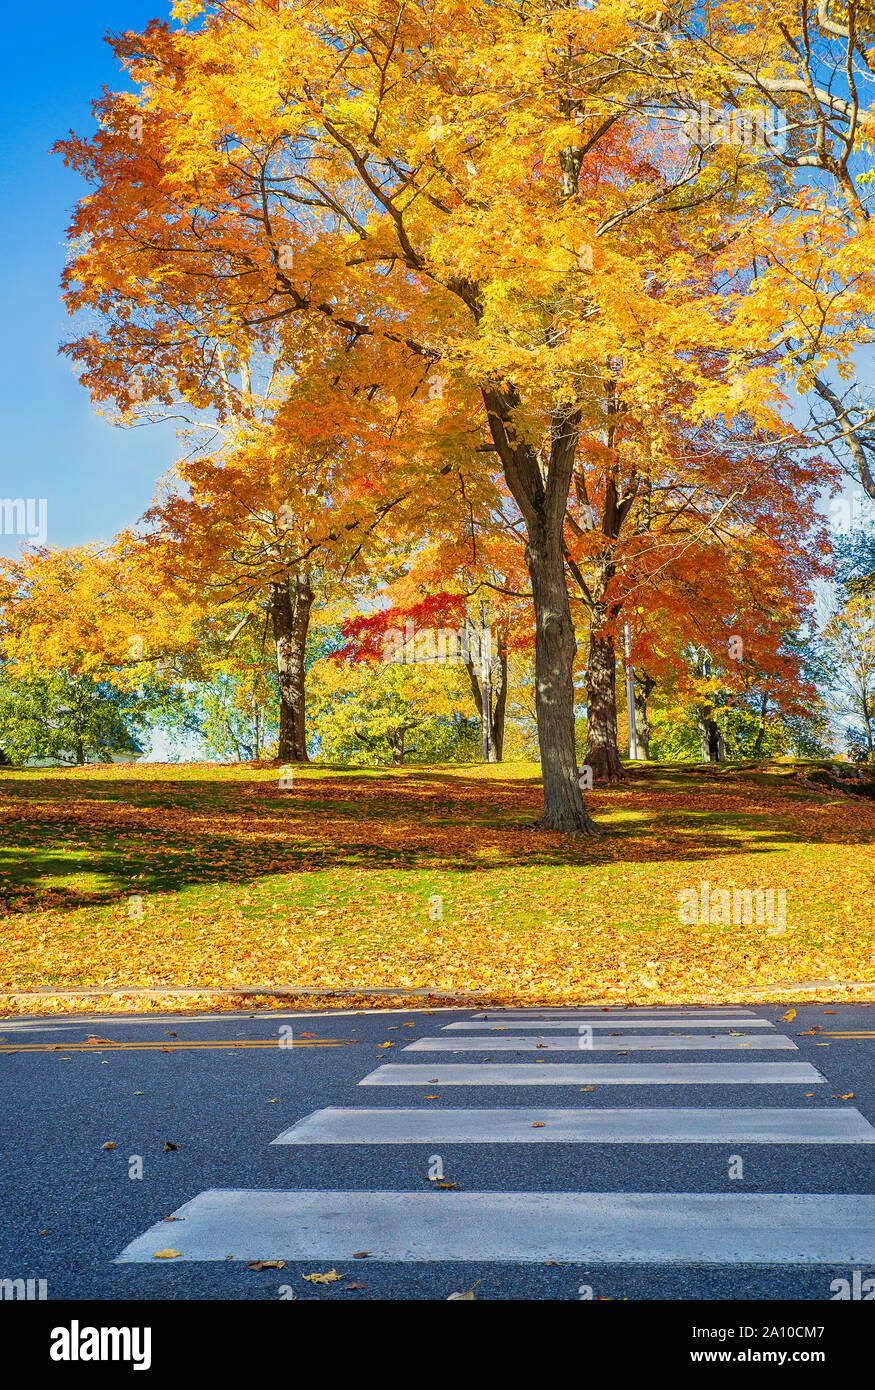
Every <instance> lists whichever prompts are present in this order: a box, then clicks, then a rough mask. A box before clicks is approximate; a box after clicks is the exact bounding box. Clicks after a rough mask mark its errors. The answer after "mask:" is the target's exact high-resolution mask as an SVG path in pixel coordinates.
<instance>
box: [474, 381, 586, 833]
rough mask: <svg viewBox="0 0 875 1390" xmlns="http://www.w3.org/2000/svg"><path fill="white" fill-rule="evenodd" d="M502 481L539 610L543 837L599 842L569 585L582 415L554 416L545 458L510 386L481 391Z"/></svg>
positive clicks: (537, 713)
mask: <svg viewBox="0 0 875 1390" xmlns="http://www.w3.org/2000/svg"><path fill="white" fill-rule="evenodd" d="M481 391H482V394H483V402H484V404H485V406H486V413H487V417H488V419H489V429H490V432H491V434H492V440H493V443H494V445H495V448H496V451H497V453H498V456H499V458H500V459H501V462H502V465H503V468H504V476H505V479H506V481H507V485H508V488H509V489H510V492H511V495H512V497H513V499H514V501H515V502H516V503H517V505H518V507H519V509H520V512H521V514H522V517H523V520H524V522H525V527H526V565H527V567H528V571H529V575H530V577H531V581H532V602H533V606H534V610H535V716H536V719H537V724H538V746H539V748H540V750H541V780H542V783H543V788H544V810H543V814H542V815H541V818H540V820H539V822H538V824H539V825H540V827H541V828H542V829H543V830H564V831H569V832H577V833H582V834H584V835H592V836H594V837H595V836H598V834H599V831H598V829H597V827H596V825H595V824H594V822H593V821H592V820H591V819H590V817H589V815H588V813H587V810H586V807H585V806H584V804H583V797H582V796H581V794H580V787H579V785H578V775H579V774H578V769H577V747H576V744H575V738H574V672H573V666H574V653H575V651H576V650H577V644H576V642H575V640H574V626H573V624H572V621H571V607H570V605H569V602H568V590H567V588H566V582H565V544H564V530H565V512H566V508H567V506H568V491H569V488H570V486H571V474H572V469H573V466H574V456H575V451H576V449H577V442H578V437H579V425H580V419H579V414H576V413H574V412H572V413H571V414H570V415H569V414H566V413H564V412H561V411H560V412H557V413H556V414H555V416H554V418H553V420H552V422H551V437H550V443H549V451H548V456H545V455H544V454H542V455H540V456H539V454H538V453H537V452H536V451H535V449H533V448H532V446H531V445H530V444H528V443H526V442H522V441H520V439H519V435H518V430H517V425H516V422H515V415H516V412H517V410H518V408H519V406H520V399H519V396H518V394H517V392H516V389H515V387H514V386H513V385H505V386H503V387H500V388H499V387H498V386H496V385H494V384H490V385H488V386H487V385H483V386H481Z"/></svg>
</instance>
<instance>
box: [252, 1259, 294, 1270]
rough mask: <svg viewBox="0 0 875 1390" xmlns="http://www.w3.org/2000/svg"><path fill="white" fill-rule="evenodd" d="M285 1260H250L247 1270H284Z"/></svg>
mask: <svg viewBox="0 0 875 1390" xmlns="http://www.w3.org/2000/svg"><path fill="white" fill-rule="evenodd" d="M285 1267H286V1262H285V1260H250V1261H249V1262H248V1264H247V1266H246V1268H247V1269H285Z"/></svg>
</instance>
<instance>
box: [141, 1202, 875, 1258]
mask: <svg viewBox="0 0 875 1390" xmlns="http://www.w3.org/2000/svg"><path fill="white" fill-rule="evenodd" d="M871 1212H872V1203H871V1199H869V1198H866V1197H857V1196H850V1197H844V1196H839V1197H820V1196H807V1195H805V1196H798V1195H795V1194H794V1195H784V1194H780V1195H761V1194H748V1193H740V1194H738V1195H737V1196H736V1195H729V1196H727V1195H724V1194H723V1193H699V1192H696V1193H679V1194H675V1193H668V1192H660V1193H613V1192H609V1193H603V1192H597V1193H590V1192H454V1193H453V1194H452V1195H451V1196H450V1195H448V1194H440V1195H439V1194H438V1193H434V1192H271V1191H222V1190H216V1189H213V1190H212V1191H209V1192H202V1193H201V1195H200V1196H199V1197H195V1199H194V1200H193V1201H191V1202H187V1203H186V1204H185V1206H184V1207H180V1209H179V1211H178V1212H177V1213H176V1215H177V1216H180V1217H182V1218H183V1220H184V1221H185V1223H186V1224H185V1228H184V1229H185V1237H184V1239H182V1238H180V1244H182V1245H184V1246H185V1249H184V1250H183V1251H182V1258H183V1259H184V1260H216V1261H218V1260H222V1261H224V1260H225V1259H226V1258H227V1256H228V1255H229V1254H232V1255H233V1256H234V1258H235V1259H236V1260H259V1259H260V1260H268V1259H272V1260H325V1261H335V1260H349V1259H350V1257H351V1256H352V1255H353V1254H354V1253H355V1252H356V1251H357V1250H367V1251H368V1253H369V1257H370V1259H371V1260H415V1261H428V1262H431V1261H435V1260H508V1261H514V1262H518V1263H524V1262H528V1261H534V1260H537V1261H543V1260H557V1261H569V1262H580V1261H588V1262H593V1263H595V1262H609V1263H612V1264H613V1263H617V1262H629V1263H635V1264H637V1263H644V1264H652V1263H659V1264H663V1263H666V1264H675V1263H679V1264H698V1263H702V1262H706V1263H712V1264H724V1263H729V1264H777V1263H782V1262H784V1261H786V1262H794V1263H800V1264H841V1265H854V1264H857V1263H860V1262H866V1263H869V1262H870V1261H872V1260H873V1259H875V1230H873V1227H872V1221H871ZM158 1239H162V1240H165V1241H166V1239H167V1228H166V1226H165V1227H164V1229H163V1231H162V1230H161V1227H160V1226H155V1227H153V1228H152V1230H151V1231H147V1232H146V1233H145V1235H143V1236H140V1238H139V1239H138V1240H135V1241H132V1242H131V1244H130V1245H129V1246H128V1247H127V1248H126V1249H125V1250H124V1251H123V1252H122V1254H121V1255H120V1256H119V1263H122V1264H127V1263H129V1262H138V1261H143V1260H151V1258H152V1256H153V1254H154V1251H155V1241H156V1240H158Z"/></svg>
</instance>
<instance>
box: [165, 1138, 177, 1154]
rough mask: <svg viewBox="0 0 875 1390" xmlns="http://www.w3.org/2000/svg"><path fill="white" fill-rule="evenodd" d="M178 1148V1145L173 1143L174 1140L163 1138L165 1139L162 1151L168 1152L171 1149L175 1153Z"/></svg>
mask: <svg viewBox="0 0 875 1390" xmlns="http://www.w3.org/2000/svg"><path fill="white" fill-rule="evenodd" d="M178 1149H179V1145H178V1144H174V1142H173V1140H172V1139H165V1140H164V1152H165V1153H170V1152H171V1151H172V1152H174V1153H175V1152H176V1151H177V1150H178Z"/></svg>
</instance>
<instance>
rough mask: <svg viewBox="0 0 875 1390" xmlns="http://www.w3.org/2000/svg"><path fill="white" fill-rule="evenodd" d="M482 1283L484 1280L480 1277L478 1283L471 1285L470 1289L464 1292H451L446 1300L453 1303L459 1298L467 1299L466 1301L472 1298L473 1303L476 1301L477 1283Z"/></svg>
mask: <svg viewBox="0 0 875 1390" xmlns="http://www.w3.org/2000/svg"><path fill="white" fill-rule="evenodd" d="M482 1283H483V1280H482V1279H478V1280H477V1283H476V1284H472V1285H471V1287H470V1289H466V1290H465V1292H464V1293H451V1294H449V1295H448V1297H447V1300H446V1301H447V1303H453V1302H454V1301H455V1300H457V1299H465V1300H466V1301H467V1300H469V1299H470V1301H471V1302H472V1303H473V1302H474V1290H475V1289H476V1287H477V1284H482Z"/></svg>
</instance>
